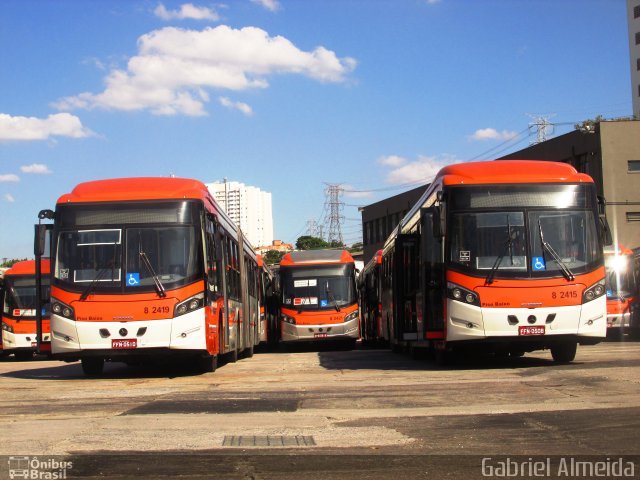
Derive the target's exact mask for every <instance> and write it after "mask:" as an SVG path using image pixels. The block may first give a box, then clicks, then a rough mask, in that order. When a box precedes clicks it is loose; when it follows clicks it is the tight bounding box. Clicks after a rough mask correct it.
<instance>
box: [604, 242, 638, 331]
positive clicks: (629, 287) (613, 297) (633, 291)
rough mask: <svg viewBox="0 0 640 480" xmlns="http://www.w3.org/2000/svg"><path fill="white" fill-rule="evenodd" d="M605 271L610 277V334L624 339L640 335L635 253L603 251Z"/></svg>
mask: <svg viewBox="0 0 640 480" xmlns="http://www.w3.org/2000/svg"><path fill="white" fill-rule="evenodd" d="M604 268H605V271H606V273H607V277H606V287H607V334H608V335H609V336H618V337H622V336H623V335H624V334H625V333H631V334H633V336H634V337H637V336H639V334H640V325H638V322H639V321H640V318H637V317H638V315H640V297H639V295H640V292H639V291H638V280H639V277H640V272H638V271H637V270H636V265H635V262H634V253H633V250H631V249H629V248H626V247H624V246H623V245H616V246H615V247H614V246H612V247H608V248H605V250H604Z"/></svg>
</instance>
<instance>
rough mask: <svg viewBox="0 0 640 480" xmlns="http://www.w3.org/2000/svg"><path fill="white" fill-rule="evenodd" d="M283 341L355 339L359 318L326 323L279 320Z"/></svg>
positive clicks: (357, 333)
mask: <svg viewBox="0 0 640 480" xmlns="http://www.w3.org/2000/svg"><path fill="white" fill-rule="evenodd" d="M280 326H281V329H282V330H281V331H282V341H283V342H313V341H318V340H349V339H352V340H357V339H358V338H359V336H360V335H359V319H358V318H354V319H353V320H350V321H348V322H344V323H333V324H327V325H292V324H290V323H287V322H282V321H281V322H280Z"/></svg>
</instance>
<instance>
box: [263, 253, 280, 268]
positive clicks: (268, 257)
mask: <svg viewBox="0 0 640 480" xmlns="http://www.w3.org/2000/svg"><path fill="white" fill-rule="evenodd" d="M284 253H285V252H279V251H278V250H267V251H266V252H265V254H264V255H263V256H262V259H263V260H264V263H266V264H267V265H275V264H276V263H280V260H282V257H283V256H284Z"/></svg>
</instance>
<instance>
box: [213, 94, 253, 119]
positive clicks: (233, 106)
mask: <svg viewBox="0 0 640 480" xmlns="http://www.w3.org/2000/svg"><path fill="white" fill-rule="evenodd" d="M219 100H220V105H222V106H223V107H227V108H228V109H230V110H240V111H241V112H242V113H244V114H245V115H246V116H248V117H250V116H251V115H253V109H252V108H251V107H250V106H249V105H247V104H246V103H244V102H234V101H232V100H230V99H229V98H227V97H220V98H219Z"/></svg>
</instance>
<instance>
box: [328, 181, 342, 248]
mask: <svg viewBox="0 0 640 480" xmlns="http://www.w3.org/2000/svg"><path fill="white" fill-rule="evenodd" d="M325 185H327V188H326V190H325V195H326V197H325V210H326V211H327V216H326V217H325V219H324V224H325V226H328V229H329V233H328V235H327V242H329V243H331V242H338V243H340V244H341V245H342V244H343V239H342V222H343V221H344V216H343V215H342V209H343V208H344V202H341V201H340V195H341V194H342V192H343V191H344V188H342V184H341V183H326V184H325Z"/></svg>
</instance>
